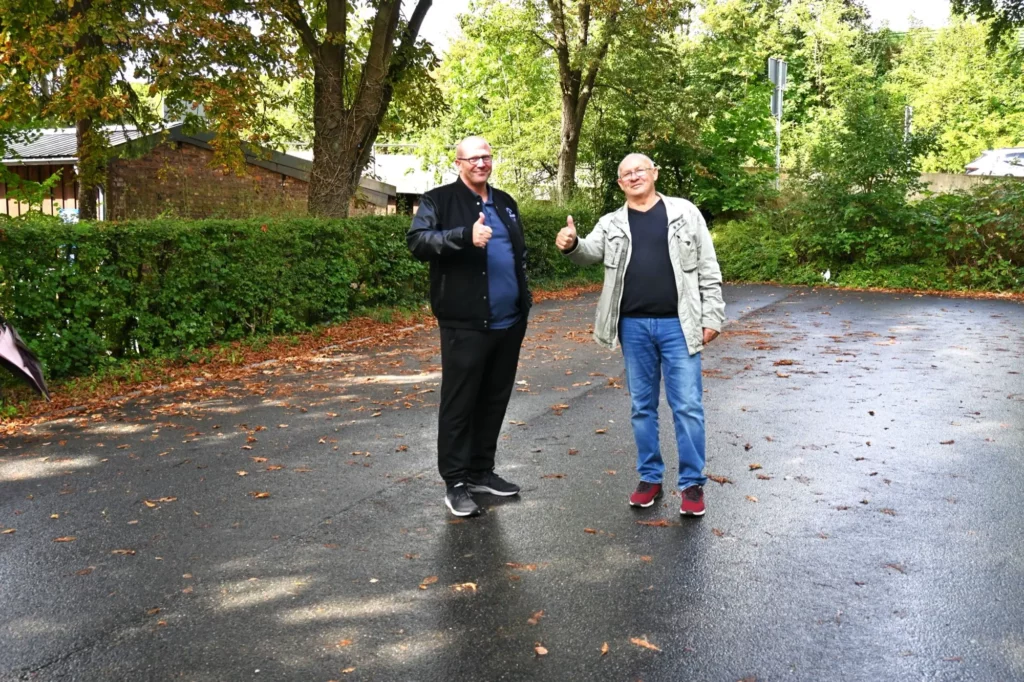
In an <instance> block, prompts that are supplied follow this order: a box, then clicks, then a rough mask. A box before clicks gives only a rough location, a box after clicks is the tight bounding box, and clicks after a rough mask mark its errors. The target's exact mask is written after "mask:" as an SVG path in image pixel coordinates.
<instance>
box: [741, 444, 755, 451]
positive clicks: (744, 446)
mask: <svg viewBox="0 0 1024 682" xmlns="http://www.w3.org/2000/svg"><path fill="white" fill-rule="evenodd" d="M752 447H754V446H753V445H751V444H750V443H745V444H744V445H743V449H744V450H750V449H751V448H752Z"/></svg>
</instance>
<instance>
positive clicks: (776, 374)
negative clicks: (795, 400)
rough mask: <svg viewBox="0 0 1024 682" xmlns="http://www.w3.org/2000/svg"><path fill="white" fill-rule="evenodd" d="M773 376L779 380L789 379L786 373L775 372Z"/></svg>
mask: <svg viewBox="0 0 1024 682" xmlns="http://www.w3.org/2000/svg"><path fill="white" fill-rule="evenodd" d="M775 376H777V377H779V378H780V379H788V378H789V374H787V373H786V372H775Z"/></svg>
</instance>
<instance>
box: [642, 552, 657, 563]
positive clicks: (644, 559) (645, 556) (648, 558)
mask: <svg viewBox="0 0 1024 682" xmlns="http://www.w3.org/2000/svg"><path fill="white" fill-rule="evenodd" d="M653 560H654V557H652V556H648V555H646V554H645V555H643V556H642V557H640V561H647V562H650V561H653Z"/></svg>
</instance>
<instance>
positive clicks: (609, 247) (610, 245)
mask: <svg viewBox="0 0 1024 682" xmlns="http://www.w3.org/2000/svg"><path fill="white" fill-rule="evenodd" d="M625 247H626V240H625V239H623V238H622V237H616V238H614V239H609V240H608V241H607V242H605V245H604V266H605V267H606V268H613V269H614V268H617V267H619V263H620V262H622V257H623V256H624V255H625V253H626V252H625Z"/></svg>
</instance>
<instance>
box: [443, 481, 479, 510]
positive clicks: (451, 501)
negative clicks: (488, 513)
mask: <svg viewBox="0 0 1024 682" xmlns="http://www.w3.org/2000/svg"><path fill="white" fill-rule="evenodd" d="M444 503H445V504H446V505H448V509H450V510H451V512H452V514H455V515H456V516H479V515H480V513H481V512H482V511H483V510H482V509H480V506H479V505H478V504H477V503H476V502H474V501H473V496H472V495H470V494H469V488H468V487H467V486H466V484H465V483H462V482H460V483H456V484H455V485H450V486H448V492H447V493H445V496H444Z"/></svg>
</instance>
